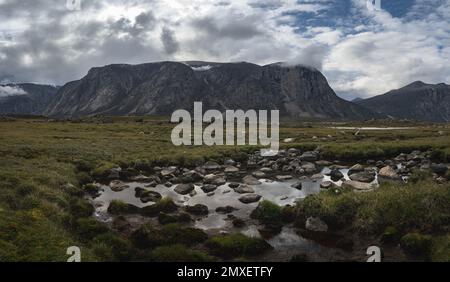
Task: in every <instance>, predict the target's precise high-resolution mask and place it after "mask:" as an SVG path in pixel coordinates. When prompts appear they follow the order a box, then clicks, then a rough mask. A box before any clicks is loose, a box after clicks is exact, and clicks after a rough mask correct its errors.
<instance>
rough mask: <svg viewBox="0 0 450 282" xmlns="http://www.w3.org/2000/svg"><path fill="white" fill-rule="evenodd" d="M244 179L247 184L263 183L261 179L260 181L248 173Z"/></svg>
mask: <svg viewBox="0 0 450 282" xmlns="http://www.w3.org/2000/svg"><path fill="white" fill-rule="evenodd" d="M242 181H243V182H244V183H245V184H247V185H259V184H261V182H260V181H258V179H256V178H255V177H253V176H251V175H247V176H245V177H244V178H243V179H242Z"/></svg>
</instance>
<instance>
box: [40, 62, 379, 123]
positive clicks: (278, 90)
mask: <svg viewBox="0 0 450 282" xmlns="http://www.w3.org/2000/svg"><path fill="white" fill-rule="evenodd" d="M194 101H202V102H203V104H204V108H205V109H218V110H221V111H224V110H226V109H243V110H247V109H256V110H258V109H266V110H272V109H279V110H280V115H281V116H285V117H291V118H336V119H359V120H360V119H368V118H374V117H379V115H377V114H373V113H370V111H367V110H366V109H364V108H363V107H361V106H358V105H355V104H353V103H350V102H348V101H345V100H344V99H341V98H339V97H338V96H337V95H336V94H335V92H334V91H333V90H332V89H331V87H330V86H329V85H328V82H327V80H326V78H325V77H324V76H323V75H322V74H321V73H320V72H319V71H318V70H316V69H312V68H309V67H305V66H283V65H282V64H281V63H274V64H268V65H263V66H260V65H257V64H253V63H247V62H234V63H217V62H202V61H184V62H173V61H162V62H155V63H144V64H138V65H129V64H111V65H107V66H103V67H94V68H91V69H90V70H89V71H88V73H87V74H86V76H84V77H83V78H81V79H80V80H76V81H72V82H69V83H67V84H65V85H64V86H62V87H61V88H60V89H59V90H58V93H57V95H56V96H55V98H54V99H53V100H52V101H51V103H50V104H49V105H48V107H47V108H46V110H45V111H44V114H46V115H49V116H55V117H78V116H90V115H97V114H103V115H168V114H171V113H172V112H173V111H174V110H176V109H186V110H192V107H193V103H194Z"/></svg>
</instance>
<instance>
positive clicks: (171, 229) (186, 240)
mask: <svg viewBox="0 0 450 282" xmlns="http://www.w3.org/2000/svg"><path fill="white" fill-rule="evenodd" d="M162 233H163V234H164V236H165V237H166V238H167V240H168V241H169V242H173V243H174V244H183V245H187V246H191V245H195V244H198V243H202V242H204V241H205V240H206V239H208V235H207V234H206V233H205V232H204V231H203V230H201V229H197V228H192V227H182V226H180V225H179V224H176V223H171V224H168V225H165V226H163V227H162Z"/></svg>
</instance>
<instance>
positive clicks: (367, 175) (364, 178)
mask: <svg viewBox="0 0 450 282" xmlns="http://www.w3.org/2000/svg"><path fill="white" fill-rule="evenodd" d="M349 178H350V179H351V180H354V181H359V182H366V183H370V182H372V181H374V180H375V173H372V172H368V171H361V172H357V173H353V174H351V175H349Z"/></svg>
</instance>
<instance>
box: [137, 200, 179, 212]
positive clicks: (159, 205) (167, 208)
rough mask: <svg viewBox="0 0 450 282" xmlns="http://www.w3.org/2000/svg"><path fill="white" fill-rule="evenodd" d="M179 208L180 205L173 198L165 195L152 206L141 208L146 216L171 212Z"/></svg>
mask: <svg viewBox="0 0 450 282" xmlns="http://www.w3.org/2000/svg"><path fill="white" fill-rule="evenodd" d="M177 209H178V206H177V205H176V204H175V203H174V202H173V200H172V199H171V198H168V197H165V198H162V199H161V200H159V201H158V202H156V203H154V204H153V205H150V206H145V207H143V208H141V210H140V212H141V214H142V215H144V216H150V217H153V216H157V215H158V214H159V213H160V212H165V213H171V212H174V211H176V210H177Z"/></svg>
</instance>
